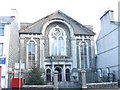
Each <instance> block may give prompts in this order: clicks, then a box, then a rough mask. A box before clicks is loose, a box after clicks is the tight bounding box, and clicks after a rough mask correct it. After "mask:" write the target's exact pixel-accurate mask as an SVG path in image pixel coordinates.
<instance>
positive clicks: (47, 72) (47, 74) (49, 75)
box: [46, 69, 51, 82]
mask: <svg viewBox="0 0 120 90" xmlns="http://www.w3.org/2000/svg"><path fill="white" fill-rule="evenodd" d="M46 81H47V82H51V70H50V69H47V70H46Z"/></svg>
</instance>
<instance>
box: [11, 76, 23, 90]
mask: <svg viewBox="0 0 120 90" xmlns="http://www.w3.org/2000/svg"><path fill="white" fill-rule="evenodd" d="M12 88H22V78H12Z"/></svg>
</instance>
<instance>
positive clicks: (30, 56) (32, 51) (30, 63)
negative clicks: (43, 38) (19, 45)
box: [26, 40, 37, 69]
mask: <svg viewBox="0 0 120 90" xmlns="http://www.w3.org/2000/svg"><path fill="white" fill-rule="evenodd" d="M36 50H37V49H36V44H35V41H33V40H30V41H29V42H28V44H27V62H26V63H27V68H28V69H31V68H32V67H35V65H36Z"/></svg>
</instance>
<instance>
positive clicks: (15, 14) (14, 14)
mask: <svg viewBox="0 0 120 90" xmlns="http://www.w3.org/2000/svg"><path fill="white" fill-rule="evenodd" d="M16 16H17V10H16V9H11V17H16Z"/></svg>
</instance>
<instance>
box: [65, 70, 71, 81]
mask: <svg viewBox="0 0 120 90" xmlns="http://www.w3.org/2000/svg"><path fill="white" fill-rule="evenodd" d="M66 81H70V70H69V69H66Z"/></svg>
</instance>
